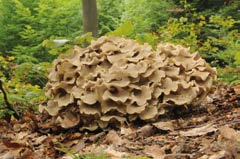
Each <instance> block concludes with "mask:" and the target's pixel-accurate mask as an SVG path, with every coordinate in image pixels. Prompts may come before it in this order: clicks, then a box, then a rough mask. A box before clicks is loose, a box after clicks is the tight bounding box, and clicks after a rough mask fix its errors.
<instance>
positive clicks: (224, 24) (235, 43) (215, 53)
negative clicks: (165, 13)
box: [159, 13, 240, 67]
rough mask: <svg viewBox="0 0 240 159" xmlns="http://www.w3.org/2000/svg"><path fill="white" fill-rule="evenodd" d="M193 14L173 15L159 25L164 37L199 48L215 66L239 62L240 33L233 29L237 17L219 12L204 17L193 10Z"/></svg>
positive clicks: (167, 40) (162, 38)
mask: <svg viewBox="0 0 240 159" xmlns="http://www.w3.org/2000/svg"><path fill="white" fill-rule="evenodd" d="M192 17H193V18H192V19H190V18H186V17H181V18H179V19H170V20H169V21H168V23H167V24H166V25H165V26H162V27H160V29H159V34H160V37H161V40H162V41H164V42H171V43H176V44H181V45H185V46H187V47H191V49H192V51H199V52H200V54H201V55H202V56H203V57H204V58H205V59H206V60H207V62H209V63H210V64H211V65H212V66H217V67H225V66H227V65H234V64H237V63H239V61H238V58H236V57H238V52H239V51H240V50H239V35H238V31H237V30H234V29H233V26H234V24H235V23H237V22H236V21H235V20H234V19H232V18H231V17H226V18H224V17H221V16H219V15H214V16H210V17H205V16H203V15H199V14H197V13H193V16H192ZM207 19H208V20H207Z"/></svg>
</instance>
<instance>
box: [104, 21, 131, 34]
mask: <svg viewBox="0 0 240 159" xmlns="http://www.w3.org/2000/svg"><path fill="white" fill-rule="evenodd" d="M133 31H134V26H133V24H132V23H131V21H127V22H126V23H124V24H123V25H121V26H120V27H118V28H117V29H116V30H114V31H111V32H109V33H107V34H106V35H114V36H130V35H131V34H132V33H133Z"/></svg>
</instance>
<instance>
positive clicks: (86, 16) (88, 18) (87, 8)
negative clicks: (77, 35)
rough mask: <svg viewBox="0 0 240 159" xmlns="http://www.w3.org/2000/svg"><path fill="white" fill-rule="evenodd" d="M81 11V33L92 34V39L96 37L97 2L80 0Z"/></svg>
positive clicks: (94, 0)
mask: <svg viewBox="0 0 240 159" xmlns="http://www.w3.org/2000/svg"><path fill="white" fill-rule="evenodd" d="M82 10H83V31H84V33H88V32H92V35H93V37H97V31H98V21H97V2H96V0H82Z"/></svg>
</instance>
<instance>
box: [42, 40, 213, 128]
mask: <svg viewBox="0 0 240 159" xmlns="http://www.w3.org/2000/svg"><path fill="white" fill-rule="evenodd" d="M215 77H216V71H215V69H213V68H211V67H210V66H208V65H207V64H206V62H205V61H204V60H203V59H202V58H201V57H200V56H199V54H198V53H193V54H190V53H189V49H186V48H183V47H181V46H174V45H171V44H159V45H158V47H157V49H156V50H153V49H152V47H151V46H150V45H148V44H144V45H140V44H138V43H137V42H136V41H134V40H126V39H124V38H118V37H101V38H99V39H98V40H96V41H92V42H91V44H90V45H89V46H88V47H87V48H85V49H81V48H79V47H77V46H76V47H75V48H74V49H73V50H72V52H71V54H69V55H67V56H60V57H59V58H58V59H56V60H55V61H54V67H53V68H52V70H51V71H50V74H49V82H48V83H47V85H46V89H47V93H46V94H47V96H49V98H50V100H49V101H48V103H47V105H46V106H41V110H46V111H47V112H48V113H49V114H50V115H51V116H53V118H54V120H55V121H56V123H58V124H60V125H61V126H62V127H63V128H71V127H74V126H76V125H78V126H79V127H80V129H81V130H83V129H88V130H95V129H97V128H105V127H107V126H108V125H109V124H111V123H114V126H116V125H121V124H122V123H124V122H129V121H133V120H136V119H137V118H138V119H141V120H145V121H150V120H151V121H152V120H155V119H156V118H157V117H158V116H159V115H161V114H164V113H165V112H166V110H167V107H181V106H185V107H186V106H193V105H197V104H198V103H200V102H201V101H202V100H203V99H204V97H206V95H207V93H208V92H209V90H210V89H211V86H212V83H213V80H214V78H215Z"/></svg>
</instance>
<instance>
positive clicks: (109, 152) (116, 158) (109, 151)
mask: <svg viewBox="0 0 240 159" xmlns="http://www.w3.org/2000/svg"><path fill="white" fill-rule="evenodd" d="M103 151H104V153H105V154H106V156H110V157H111V159H121V158H123V157H126V156H129V154H128V153H126V152H119V151H116V150H114V148H113V147H112V146H108V147H107V148H106V149H104V150H103Z"/></svg>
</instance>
